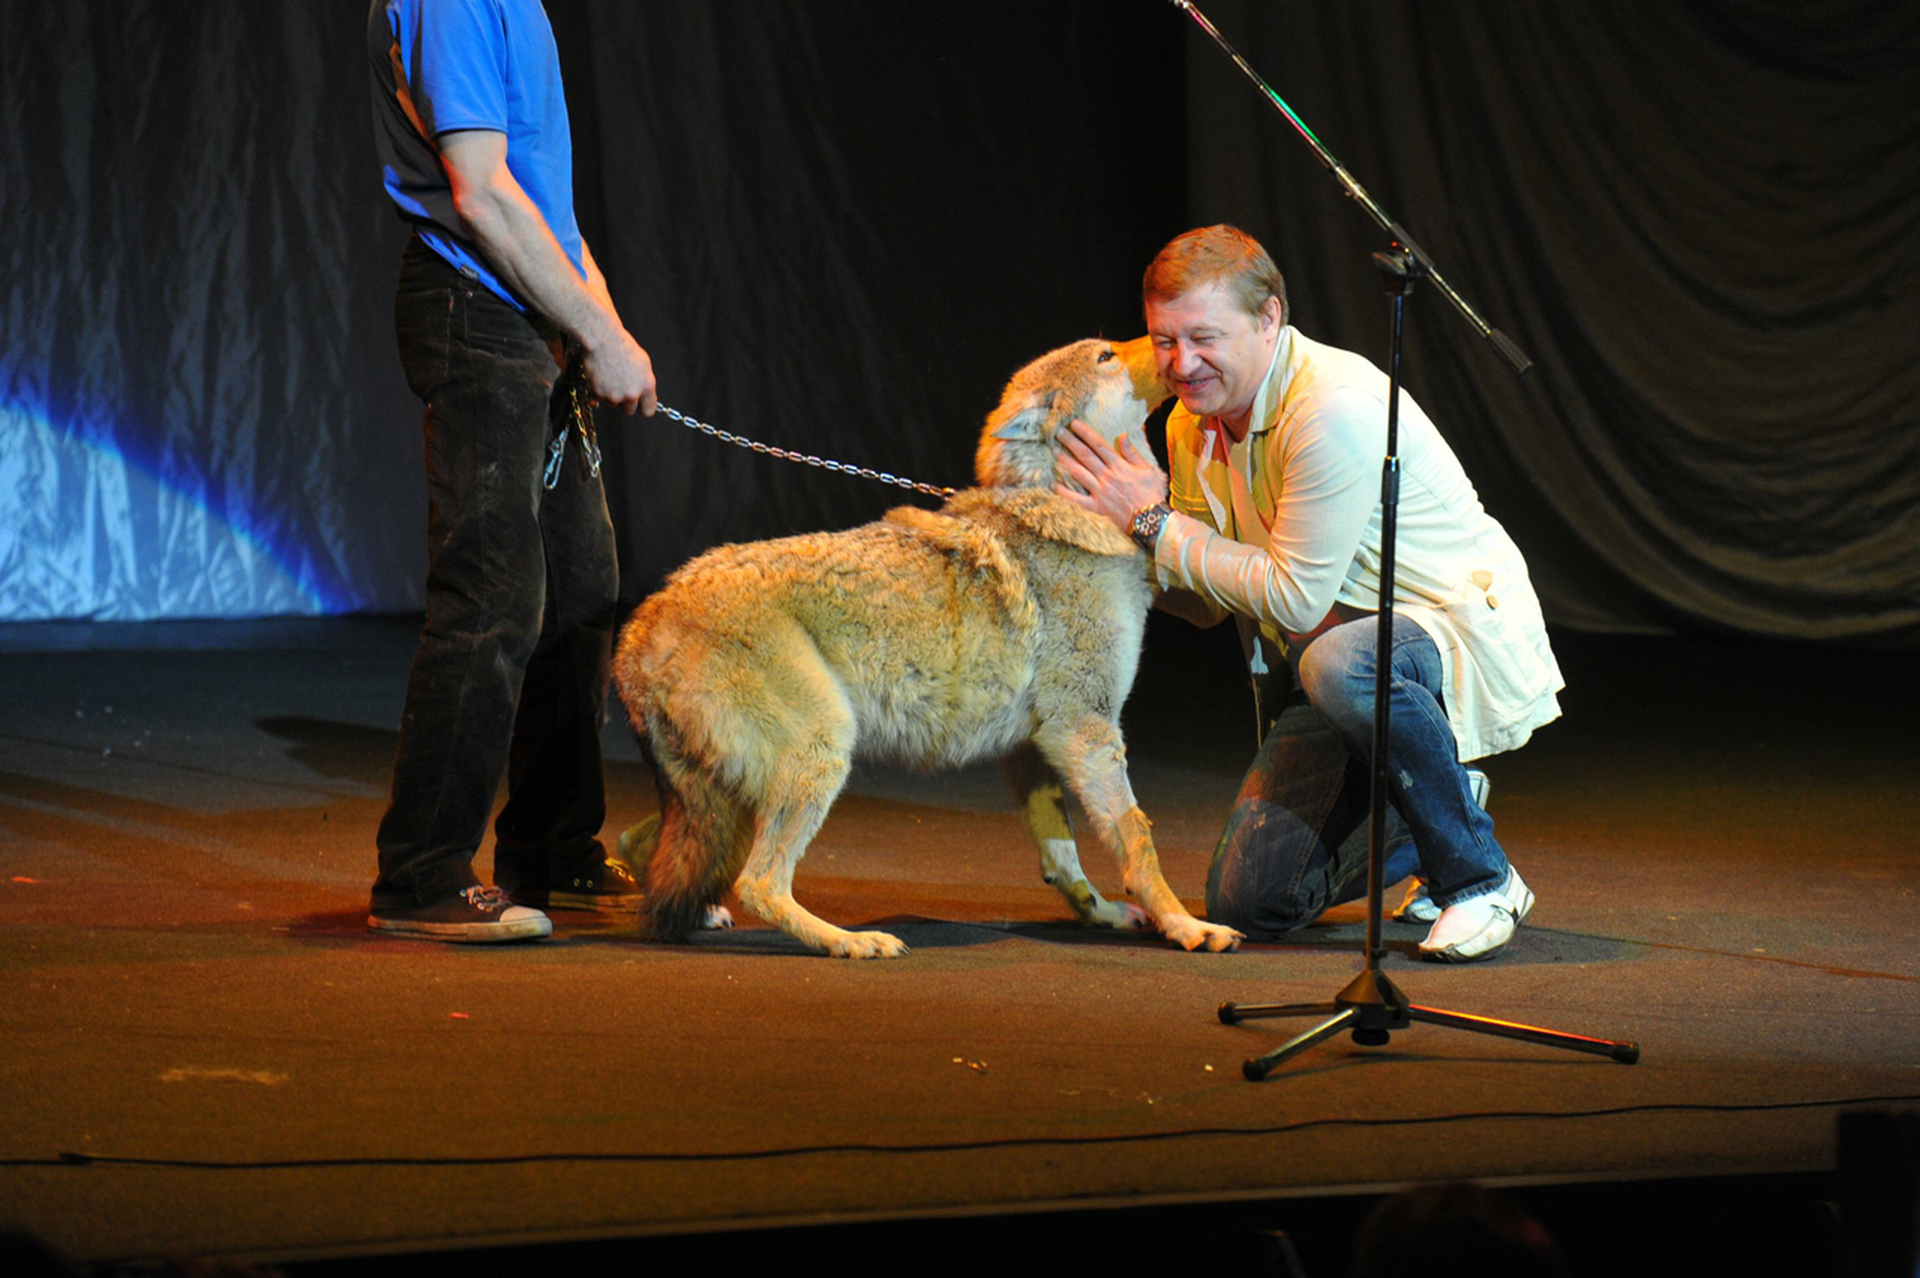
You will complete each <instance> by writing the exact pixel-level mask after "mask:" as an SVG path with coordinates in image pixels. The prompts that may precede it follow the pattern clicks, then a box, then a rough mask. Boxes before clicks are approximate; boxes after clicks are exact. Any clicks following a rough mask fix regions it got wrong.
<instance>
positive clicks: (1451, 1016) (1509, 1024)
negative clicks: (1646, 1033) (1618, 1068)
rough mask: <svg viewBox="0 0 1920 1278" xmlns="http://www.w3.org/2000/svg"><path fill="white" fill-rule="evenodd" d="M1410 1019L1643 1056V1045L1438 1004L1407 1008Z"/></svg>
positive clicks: (1629, 1060) (1628, 1059)
mask: <svg viewBox="0 0 1920 1278" xmlns="http://www.w3.org/2000/svg"><path fill="white" fill-rule="evenodd" d="M1407 1017H1408V1019H1410V1020H1416V1021H1425V1022H1426V1023H1427V1024H1429V1025H1446V1026H1450V1027H1452V1028H1453V1029H1463V1030H1470V1031H1472V1032H1473V1033H1475V1034H1491V1035H1493V1036H1494V1037H1496V1038H1517V1039H1519V1040H1520V1041H1522V1042H1525V1043H1538V1044H1540V1045H1541V1046H1542V1047H1560V1048H1565V1049H1566V1050H1567V1051H1570V1052H1590V1053H1592V1054H1593V1055H1595V1056H1606V1057H1610V1058H1612V1059H1613V1060H1616V1061H1618V1062H1620V1063H1621V1064H1622V1065H1631V1064H1633V1063H1634V1062H1635V1061H1638V1060H1639V1059H1640V1044H1638V1043H1626V1042H1617V1041H1615V1040H1613V1039H1608V1038H1588V1037H1587V1036H1586V1035H1585V1034H1567V1033H1563V1032H1562V1031H1560V1030H1550V1029H1541V1028H1540V1027H1539V1026H1537V1025H1520V1024H1517V1023H1515V1022H1513V1021H1497V1020H1495V1019H1493V1018H1492V1017H1491V1016H1468V1015H1467V1014H1466V1013H1464V1012H1449V1011H1445V1010H1443V1009H1441V1008H1438V1007H1421V1006H1420V1005H1419V1004H1417V1003H1416V1004H1413V1005H1410V1006H1409V1007H1408V1008H1407Z"/></svg>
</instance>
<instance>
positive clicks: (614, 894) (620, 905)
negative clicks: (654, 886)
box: [509, 861, 640, 914]
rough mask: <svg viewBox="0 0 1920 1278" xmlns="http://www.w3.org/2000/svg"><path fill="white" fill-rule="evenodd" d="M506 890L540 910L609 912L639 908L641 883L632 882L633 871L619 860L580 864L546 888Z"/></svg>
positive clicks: (628, 912) (616, 912)
mask: <svg viewBox="0 0 1920 1278" xmlns="http://www.w3.org/2000/svg"><path fill="white" fill-rule="evenodd" d="M509 890H510V891H511V892H512V894H513V899H514V900H516V901H518V902H519V903H520V904H522V905H531V906H534V907H536V908H538V909H543V910H601V911H604V912H605V913H608V914H623V913H627V914H630V913H632V912H634V911H636V910H638V909H639V908H640V885H639V884H638V883H636V882H634V879H633V872H632V871H631V870H629V869H627V867H626V866H624V865H622V864H620V863H619V862H618V861H602V862H600V863H599V864H598V865H584V866H581V867H580V868H579V869H577V870H575V871H574V872H573V873H572V874H569V875H566V876H565V877H563V878H560V879H557V880H555V881H554V882H553V883H552V884H551V885H549V886H548V887H546V888H545V889H541V888H534V887H517V888H512V889H509Z"/></svg>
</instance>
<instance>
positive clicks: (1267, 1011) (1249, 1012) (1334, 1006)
mask: <svg viewBox="0 0 1920 1278" xmlns="http://www.w3.org/2000/svg"><path fill="white" fill-rule="evenodd" d="M1339 1010H1340V1004H1338V1003H1330V1002H1328V1001H1326V1000H1325V999H1322V1000H1321V1001H1320V1002H1318V1003H1222V1004H1221V1005H1220V1023H1221V1024H1222V1025H1238V1024H1239V1023H1240V1022H1241V1021H1258V1020H1262V1019H1264V1018H1266V1017H1269V1016H1325V1015H1327V1014H1328V1013H1329V1012H1337V1011H1339Z"/></svg>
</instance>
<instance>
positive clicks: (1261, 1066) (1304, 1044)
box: [1240, 1007, 1360, 1083]
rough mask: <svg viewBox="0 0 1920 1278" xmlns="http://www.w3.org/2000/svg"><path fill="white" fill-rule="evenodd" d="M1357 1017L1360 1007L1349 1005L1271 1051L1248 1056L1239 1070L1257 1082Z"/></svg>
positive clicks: (1358, 1017)
mask: <svg viewBox="0 0 1920 1278" xmlns="http://www.w3.org/2000/svg"><path fill="white" fill-rule="evenodd" d="M1359 1019H1360V1009H1359V1008H1357V1007H1349V1008H1347V1009H1346V1010H1345V1011H1343V1012H1341V1013H1340V1014H1339V1015H1337V1016H1331V1017H1328V1018H1327V1019H1326V1020H1324V1021H1321V1022H1320V1023H1319V1024H1318V1025H1316V1026H1314V1027H1313V1028H1312V1029H1310V1030H1306V1031H1303V1032H1302V1033H1299V1034H1296V1035H1294V1036H1293V1037H1292V1038H1290V1039H1288V1040H1287V1041H1286V1042H1284V1043H1282V1044H1280V1046H1278V1047H1276V1048H1274V1049H1273V1050H1272V1051H1271V1052H1268V1053H1267V1054H1266V1055H1265V1056H1254V1057H1251V1058H1249V1059H1248V1060H1247V1062H1246V1063H1245V1064H1243V1065H1242V1066H1241V1067H1240V1072H1241V1073H1242V1074H1243V1075H1245V1076H1246V1079H1247V1081H1248V1082H1250V1083H1257V1082H1259V1081H1260V1080H1261V1079H1263V1078H1265V1077H1266V1076H1267V1075H1268V1074H1270V1073H1272V1072H1273V1071H1274V1070H1275V1069H1276V1068H1278V1067H1279V1066H1280V1065H1281V1064H1283V1063H1285V1062H1286V1061H1287V1060H1289V1059H1290V1058H1292V1057H1294V1056H1298V1055H1299V1054H1300V1053H1301V1052H1304V1051H1306V1050H1307V1049H1308V1048H1309V1047H1312V1046H1313V1045H1314V1044H1315V1043H1319V1042H1323V1041H1325V1040H1326V1039H1329V1038H1332V1037H1333V1036H1334V1035H1335V1034H1338V1033H1339V1032H1340V1031H1341V1030H1343V1029H1345V1028H1346V1027H1347V1026H1348V1025H1350V1024H1352V1023H1353V1022H1354V1021H1357V1020H1359Z"/></svg>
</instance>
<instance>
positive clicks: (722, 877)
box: [634, 716, 749, 941]
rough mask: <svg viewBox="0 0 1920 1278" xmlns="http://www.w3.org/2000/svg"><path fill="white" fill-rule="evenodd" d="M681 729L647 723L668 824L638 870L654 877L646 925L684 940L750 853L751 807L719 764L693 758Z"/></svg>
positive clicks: (644, 911)
mask: <svg viewBox="0 0 1920 1278" xmlns="http://www.w3.org/2000/svg"><path fill="white" fill-rule="evenodd" d="M678 736H679V734H678V733H677V732H676V731H675V730H674V728H673V726H672V724H670V723H668V722H667V721H666V720H665V719H664V718H662V717H659V716H655V717H653V718H652V719H651V720H650V722H649V723H648V725H647V740H648V745H649V747H650V749H649V750H648V753H649V754H650V755H651V756H652V759H653V765H654V778H655V782H656V784H657V785H658V787H659V790H660V831H659V836H658V838H657V839H656V840H655V841H654V843H653V848H652V851H651V854H650V855H645V849H644V848H636V849H635V853H636V856H635V860H636V861H637V860H639V857H640V856H641V855H645V864H644V867H643V866H642V865H640V864H636V865H635V866H634V874H635V876H636V877H638V878H640V879H641V881H642V882H644V883H645V885H646V902H645V904H643V905H642V906H641V909H640V921H641V930H642V931H643V932H645V933H647V934H650V935H652V936H653V937H655V938H656V939H658V940H662V941H684V940H685V939H686V938H687V935H688V934H689V933H691V932H692V931H693V930H694V929H695V928H696V927H698V926H699V925H700V923H701V920H702V919H704V918H705V917H706V914H707V909H708V907H709V906H712V905H716V904H718V903H719V901H720V898H721V897H723V896H725V895H726V893H727V889H728V888H729V887H731V886H732V885H733V880H734V879H735V878H736V877H737V876H738V875H739V873H740V867H741V864H742V863H743V862H744V861H745V860H746V855H747V847H748V845H747V833H748V829H749V825H748V821H747V810H746V807H745V805H744V804H743V803H741V801H740V798H739V796H738V795H736V794H735V793H734V792H733V791H732V789H731V788H730V787H729V786H728V785H727V784H726V783H725V781H723V780H722V779H721V778H720V777H719V776H718V775H716V773H715V771H714V770H713V769H712V768H710V767H708V766H705V765H704V763H703V761H701V760H699V759H697V758H689V757H688V755H687V754H686V753H685V751H684V750H683V749H682V748H681V743H680V741H679V740H678V739H677V738H678Z"/></svg>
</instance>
